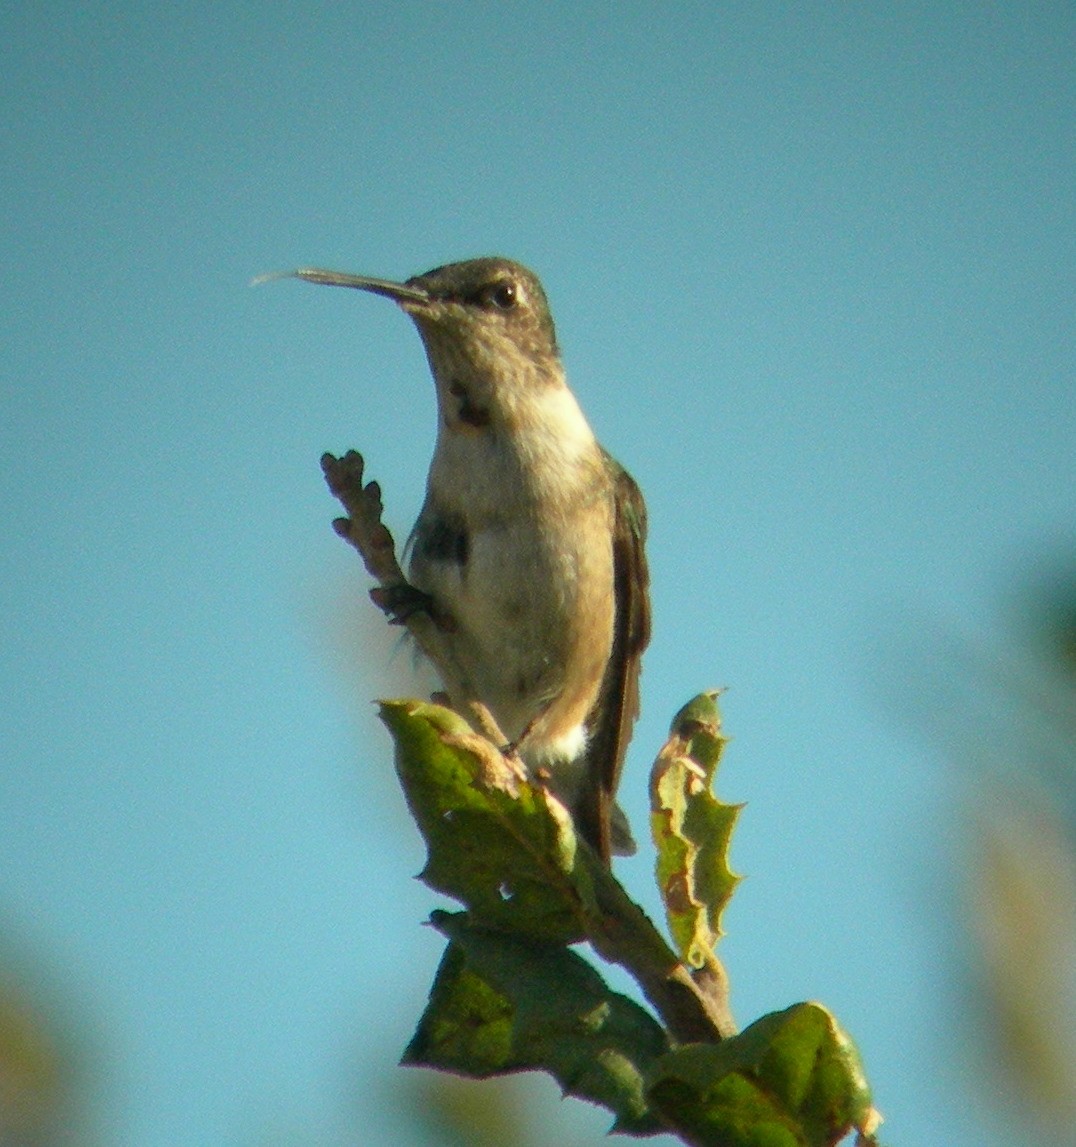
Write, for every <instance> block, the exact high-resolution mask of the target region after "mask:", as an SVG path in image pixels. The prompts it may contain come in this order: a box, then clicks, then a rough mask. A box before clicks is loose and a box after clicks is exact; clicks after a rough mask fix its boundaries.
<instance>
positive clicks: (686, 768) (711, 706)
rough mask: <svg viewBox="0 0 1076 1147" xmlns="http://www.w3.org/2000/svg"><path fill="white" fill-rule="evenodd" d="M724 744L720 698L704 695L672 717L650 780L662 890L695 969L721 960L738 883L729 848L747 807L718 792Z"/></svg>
mask: <svg viewBox="0 0 1076 1147" xmlns="http://www.w3.org/2000/svg"><path fill="white" fill-rule="evenodd" d="M725 743H726V738H725V737H723V736H722V735H721V717H720V714H719V713H718V709H717V694H716V693H700V694H699V696H697V697H696V698H694V700H692V701H689V702H688V704H687V705H685V706H684V707H683V709H681V710H680V712H679V713H677V715H676V716H675V718H673V723H672V728H671V730H670V734H669V740H668V741H667V742H666V743H665V745H664V747H663V748H662V750H661V752H660V753H659V754H658V757H657V760H656V761H655V762H654V768H653V770H652V772H651V774H650V826H651V833H652V835H653V838H654V844H655V845H656V847H657V853H658V855H657V865H656V870H657V871H656V876H657V882H658V888H659V889H660V891H661V896H662V900H663V901H664V903H665V915H666V918H667V920H668V922H669V931H670V933H671V934H672V937H673V943H674V944H675V946H676V947H677V949H678V950H679V952H680V957H681V959H683V960H684V962H685V963H686V964H688V966H689V967H692V968H701V967H703V966H704V965H706V964H711V963H713V962H715V961H716V957H715V956H714V947H715V945H716V944H717V941H718V939H719V938H720V936H721V935H722V931H721V913H722V911H723V910H724V907H725V905H726V904H727V903H728V901H729V898H730V897H731V896H732V893H733V890H734V889H735V887H736V885H737V884H738V883H739V881H740V877H739V876H738V875H736V874H735V873H734V872H733V871H732V870H731V869H730V868H729V864H728V849H729V841H730V839H731V837H732V830H733V828H734V827H735V825H736V819H737V817H738V816H739V814H740V809H741V807H742V806H741V805H730V804H724V803H722V802H721V801H719V800H718V799H717V797H715V796H714V794H713V791H712V786H713V782H714V774H715V773H716V772H717V766H718V764H719V762H720V760H721V753H722V751H723V750H724V747H725Z"/></svg>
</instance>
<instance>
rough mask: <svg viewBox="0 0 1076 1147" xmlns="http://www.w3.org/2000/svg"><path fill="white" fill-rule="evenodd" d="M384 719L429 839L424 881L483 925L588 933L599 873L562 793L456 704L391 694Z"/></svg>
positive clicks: (539, 933) (550, 933)
mask: <svg viewBox="0 0 1076 1147" xmlns="http://www.w3.org/2000/svg"><path fill="white" fill-rule="evenodd" d="M381 717H382V720H383V721H384V722H385V724H386V725H387V726H388V727H389V729H390V731H391V732H392V734H393V737H394V739H395V742H396V771H397V773H398V774H399V777H400V781H401V783H402V785H403V788H404V792H405V795H406V797H407V802H408V805H409V806H410V808H411V812H412V814H413V816H414V818H415V820H416V821H417V823H418V826H419V828H420V830H421V831H422V835H423V836H424V837H425V839H426V845H427V852H428V856H427V863H426V867H425V868H424V869H423V871H422V873H421V877H422V880H424V881H425V882H426V884H428V885H429V886H430V887H431V888H434V889H437V890H438V891H440V892H444V893H447V894H448V895H449V896H452V897H454V898H455V899H457V900H459V901H461V902H462V903H463V904H465V905H466V906H467V907H468V908H469V909H470V910H471V912H472V914H473V916H474V919H475V921H476V922H477V923H482V924H487V925H489V926H491V927H497V928H505V929H510V930H513V931H516V932H520V933H523V934H525V935H528V936H532V937H534V938H536V939H539V940H547V941H560V942H561V943H572V942H574V941H576V940H579V939H581V938H582V937H583V934H584V930H585V925H584V922H583V919H584V915H585V912H586V911H587V910H588V906H591V905H592V902H593V883H592V875H591V871H590V866H588V865H587V864H584V863H581V862H580V858H579V845H578V842H577V840H576V836H575V830H574V828H573V827H572V821H571V817H570V815H569V814H568V812H567V810H566V809H565V808H564V806H563V805H562V804H561V803H560V802H559V801H558V800H557V799H556V797H554V796H553V795H552V793H550V792H549V791H548V790H547V789H546V788H545V787H544V786H542V785H541V784H540V783H536V782H532V781H531V780H529V779H528V777H527V776H526V774H525V772H524V770H523V769H522V767H521V766H518V765H517V764H514V763H513V762H512V761H510V760H509V759H507V758H506V757H504V756H503V755H502V754H501V753H500V752H499V751H498V749H497V748H496V746H494V745H493V744H492V743H491V742H490V741H488V740H487V739H486V738H484V737H481V736H479V735H478V734H476V733H474V732H473V731H472V730H471V728H470V727H469V726H468V725H467V723H466V722H465V721H464V720H463V718H462V717H460V716H458V715H457V714H455V713H453V712H452V711H451V710H449V709H445V708H442V707H441V706H439V705H432V704H426V703H424V702H419V701H385V702H382V704H381Z"/></svg>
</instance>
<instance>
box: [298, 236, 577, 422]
mask: <svg viewBox="0 0 1076 1147" xmlns="http://www.w3.org/2000/svg"><path fill="white" fill-rule="evenodd" d="M289 274H290V275H293V276H294V277H295V278H298V279H303V280H305V281H306V282H311V283H322V284H325V285H327V286H335V287H354V288H357V289H358V290H362V291H369V292H371V293H373V294H376V295H384V296H385V297H386V298H389V299H392V300H393V301H394V302H396V303H397V304H399V306H400V307H401V308H402V309H403V310H404V311H406V312H407V313H408V314H409V315H410V316H411V318H412V319H413V320H414V322H415V325H416V326H417V327H418V331H419V334H420V335H421V337H422V341H423V343H424V344H425V347H426V355H427V358H428V359H429V362H430V368H431V370H432V371H433V375H434V379H435V381H436V383H437V391H438V399H439V404H440V406H441V409H442V412H443V414H444V417H445V420H446V422H447V423H449V424H450V425H462V426H464V427H478V428H482V427H485V426H487V425H490V424H491V423H496V422H497V421H500V418H499V417H498V416H503V417H504V419H505V420H506V421H507V422H508V423H514V422H516V421H517V420H518V416H519V415H520V414H521V413H522V409H521V408H523V407H527V406H529V405H530V401H531V400H533V399H534V398H535V396H536V395H538V394H540V393H541V392H543V391H548V390H549V389H550V388H554V389H559V388H564V387H565V382H564V374H563V371H562V369H561V364H560V352H559V350H558V349H557V336H556V331H555V329H554V326H553V318H552V315H551V314H550V312H549V304H548V303H547V301H546V297H545V291H543V290H542V284H541V283H540V282H539V280H538V276H537V275H535V274H534V272H533V271H529V270H528V269H527V268H526V267H523V266H521V265H520V264H519V263H514V262H512V260H510V259H502V258H484V259H469V260H467V261H466V262H462V263H448V264H446V265H445V266H443V267H435V268H434V269H433V270H432V271H427V272H426V273H425V274H422V275H415V276H414V277H413V278H411V279H408V280H407V281H406V282H404V283H397V282H393V281H391V280H388V279H375V278H371V277H369V276H366V275H350V274H344V273H341V272H337V271H324V270H321V269H318V268H314V267H304V268H300V269H299V270H297V271H293V272H289ZM523 417H524V418H525V417H526V415H525V414H523Z"/></svg>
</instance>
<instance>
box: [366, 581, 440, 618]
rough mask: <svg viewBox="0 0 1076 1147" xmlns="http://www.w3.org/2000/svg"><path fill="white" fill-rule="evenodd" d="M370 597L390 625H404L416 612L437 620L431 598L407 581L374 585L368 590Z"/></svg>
mask: <svg viewBox="0 0 1076 1147" xmlns="http://www.w3.org/2000/svg"><path fill="white" fill-rule="evenodd" d="M370 599H371V600H372V601H373V603H374V605H376V606H377V608H378V609H380V610H381V611H382V612H383V613H384V614H385V615H386V616H387V617H388V619H389V624H390V625H406V624H407V622H408V619H409V618H411V617H414V615H415V614H416V613H425V614H427V615H428V616H429V617H431V618H432V619H433V620H434V621H437V620H438V619H437V610H436V609H435V607H434V601H433V598H432V597H430V595H429V594H428V593H423V591H422V590H420V589H416V588H415V587H414V586H413V585H412V584H411V583H410V582H408V581H401V582H396V583H395V584H393V585H379V586H375V587H374V588H373V589H372V590H370Z"/></svg>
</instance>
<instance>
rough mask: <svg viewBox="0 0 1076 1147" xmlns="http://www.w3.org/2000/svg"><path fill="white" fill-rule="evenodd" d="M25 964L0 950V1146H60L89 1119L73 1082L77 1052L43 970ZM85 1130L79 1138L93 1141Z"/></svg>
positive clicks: (85, 1129)
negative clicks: (59, 1021) (59, 1020)
mask: <svg viewBox="0 0 1076 1147" xmlns="http://www.w3.org/2000/svg"><path fill="white" fill-rule="evenodd" d="M26 964H27V961H26V960H25V959H17V958H15V957H14V956H13V955H12V954H11V952H10V951H7V950H5V951H3V952H2V953H0V1147H57V1145H58V1144H61V1143H68V1142H72V1141H73V1140H72V1134H73V1132H74V1130H75V1128H76V1124H77V1123H79V1122H80V1121H82V1122H84V1121H83V1120H80V1119H79V1112H78V1111H77V1100H78V1098H79V1097H78V1096H76V1094H75V1087H74V1083H75V1076H76V1066H77V1065H76V1060H77V1059H78V1056H77V1055H76V1051H75V1047H74V1041H73V1040H72V1039H71V1037H70V1034H69V1032H68V1031H67V1030H66V1028H65V1027H62V1026H61V1025H58V1024H57V1018H56V1017H57V1015H60V1016H61V1018H63V1010H62V1008H61V1006H60V1005H58V1004H57V1003H56V1001H55V1000H51V999H50V1000H48V1001H47V1002H46V996H48V993H47V992H46V991H44V989H42V988H41V987H40V985H39V980H40V976H32V975H30V974H28V973H26V972H25V967H26ZM31 985H33V986H31ZM69 1018H70V1017H68V1019H69ZM83 1114H84V1113H83ZM83 1131H84V1134H80V1137H79V1138H78V1140H77V1142H79V1143H80V1144H83V1143H88V1142H89V1141H90V1139H89V1131H88V1129H87V1128H83Z"/></svg>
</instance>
